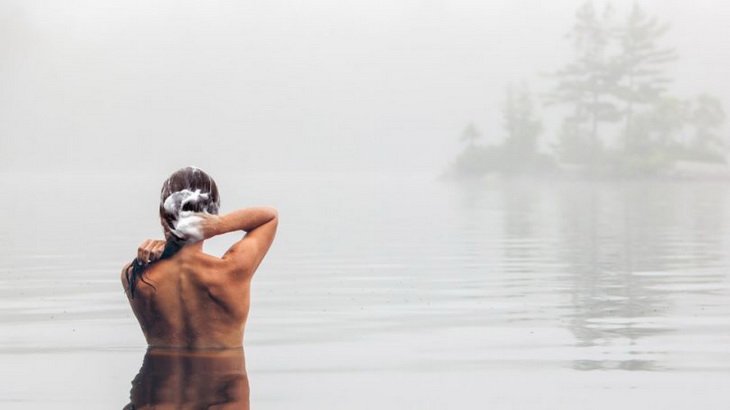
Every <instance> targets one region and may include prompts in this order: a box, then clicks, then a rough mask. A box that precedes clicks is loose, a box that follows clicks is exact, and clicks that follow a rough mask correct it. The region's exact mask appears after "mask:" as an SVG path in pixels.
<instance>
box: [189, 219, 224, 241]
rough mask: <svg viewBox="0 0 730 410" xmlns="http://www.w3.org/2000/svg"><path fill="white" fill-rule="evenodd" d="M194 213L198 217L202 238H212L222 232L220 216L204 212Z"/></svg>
mask: <svg viewBox="0 0 730 410" xmlns="http://www.w3.org/2000/svg"><path fill="white" fill-rule="evenodd" d="M195 215H196V216H198V217H200V229H201V231H202V234H203V239H208V238H212V237H214V236H216V235H220V234H221V233H223V232H222V225H223V221H222V220H221V217H220V216H218V215H213V214H206V213H196V214H195Z"/></svg>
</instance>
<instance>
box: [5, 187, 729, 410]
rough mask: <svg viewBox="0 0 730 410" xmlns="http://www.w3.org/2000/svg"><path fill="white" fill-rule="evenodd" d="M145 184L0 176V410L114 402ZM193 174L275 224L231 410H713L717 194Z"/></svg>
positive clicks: (722, 356) (722, 245) (723, 331)
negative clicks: (125, 286) (128, 268)
mask: <svg viewBox="0 0 730 410" xmlns="http://www.w3.org/2000/svg"><path fill="white" fill-rule="evenodd" d="M164 177H165V176H164V175H163V176H161V177H157V178H155V179H154V180H150V179H149V178H144V177H141V176H121V175H95V176H78V175H58V174H55V175H34V176H23V178H17V177H13V176H10V175H4V176H0V182H2V186H3V192H5V193H6V194H5V198H4V199H3V200H2V201H0V211H2V214H3V222H2V233H0V252H1V255H2V260H3V261H4V263H3V264H2V267H0V270H1V273H0V296H1V297H0V360H1V363H2V366H1V368H2V370H1V371H0V408H3V409H6V408H7V409H50V408H52V409H121V408H123V407H124V406H125V405H127V403H129V401H130V389H131V387H132V381H133V380H134V379H135V377H136V376H137V374H138V372H139V371H140V368H141V367H142V364H143V359H144V356H145V351H146V345H145V342H144V339H143V337H142V333H141V331H140V330H139V327H138V325H137V323H136V321H135V319H134V316H133V315H132V313H131V310H130V308H129V306H128V304H127V301H126V299H125V297H124V294H123V292H122V289H121V285H120V282H119V272H120V269H121V267H122V265H123V264H124V263H125V262H126V261H128V260H131V259H132V258H133V257H134V254H135V250H136V247H137V245H138V244H139V243H140V242H141V241H142V240H143V239H145V238H159V237H161V231H160V228H159V222H158V219H157V216H156V212H157V204H158V203H157V201H158V195H159V186H160V184H161V182H162V180H163V179H164ZM214 177H216V179H217V180H218V183H219V187H220V189H221V196H222V208H223V209H222V210H223V212H225V211H229V210H232V209H233V207H240V206H249V205H275V206H277V207H278V208H279V211H280V218H281V223H280V230H279V234H278V237H277V240H276V242H275V243H274V247H273V248H272V250H271V252H270V253H269V255H268V257H267V259H266V260H265V261H264V263H263V264H262V265H261V268H260V269H259V271H258V273H257V274H256V276H255V278H254V286H253V290H252V292H253V293H252V307H251V313H250V317H249V322H248V326H247V329H246V346H245V357H246V359H245V360H246V368H247V370H248V383H249V386H250V401H251V408H252V409H256V410H262V409H487V408H488V409H619V408H620V409H645V408H653V409H727V408H729V407H730V257H729V256H730V210H729V208H730V185H726V184H722V183H713V182H704V183H699V182H693V183H688V182H681V183H680V182H675V183H669V182H648V181H641V182H640V181H627V182H622V183H617V182H600V183H598V182H595V183H589V182H579V181H573V182H566V181H562V182H556V181H552V182H550V181H527V180H511V181H501V180H497V179H494V180H487V181H481V182H479V183H470V184H454V183H444V182H438V181H435V180H434V179H433V178H430V177H428V176H424V177H420V176H419V177H410V176H403V175H398V176H393V175H391V176H384V175H381V176H377V175H375V176H374V175H370V176H326V175H267V176H258V177H236V176H233V175H215V174H214ZM237 238H238V237H237V236H236V235H227V236H225V237H222V238H215V239H214V240H213V241H211V242H210V243H207V244H206V248H205V249H206V252H209V253H212V254H217V255H220V254H222V253H223V252H224V251H225V249H226V247H227V246H228V245H229V244H230V243H232V242H233V241H234V240H236V239H237ZM147 387H148V388H150V389H152V390H154V388H155V386H147ZM232 408H235V407H232Z"/></svg>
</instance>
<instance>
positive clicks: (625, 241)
mask: <svg viewBox="0 0 730 410" xmlns="http://www.w3.org/2000/svg"><path fill="white" fill-rule="evenodd" d="M501 188H502V189H503V191H502V195H503V196H502V198H503V200H504V205H503V209H504V210H505V217H504V223H505V227H504V234H503V237H504V238H505V243H506V244H507V245H506V246H505V247H504V258H505V260H508V261H510V260H511V261H515V262H517V263H516V264H515V265H514V266H512V265H508V266H509V267H508V268H507V269H508V270H509V271H510V272H512V273H513V274H515V275H520V274H521V275H525V276H532V275H540V276H541V277H543V278H544V279H550V276H551V275H553V276H554V278H555V281H554V282H553V283H552V285H550V284H549V283H547V281H545V282H544V285H545V286H547V288H546V291H556V292H561V291H565V292H567V293H569V295H570V300H571V304H572V307H571V309H570V310H567V311H565V312H564V314H563V316H564V323H565V325H566V326H568V327H569V329H570V331H571V333H572V334H573V336H574V337H575V346H576V347H578V348H583V350H586V351H588V352H590V354H589V355H588V356H590V358H580V359H576V360H573V367H574V368H575V369H577V370H592V369H624V370H662V369H666V368H667V366H668V365H667V364H662V363H661V361H660V360H657V359H656V358H657V357H663V356H665V355H666V353H667V351H663V350H662V349H661V348H659V347H656V346H655V345H654V344H651V343H642V341H641V339H642V338H648V337H652V336H656V335H660V334H663V333H667V332H674V331H676V330H677V329H675V328H673V327H672V324H673V323H672V321H671V320H669V321H668V320H664V319H663V318H666V317H668V316H671V315H672V314H673V313H674V312H672V308H673V305H674V304H675V302H677V299H680V297H679V295H678V294H677V293H678V292H677V291H680V292H682V293H686V292H687V290H688V289H687V287H685V288H682V286H681V285H682V284H685V285H690V286H688V287H690V288H691V285H700V286H699V287H696V288H695V289H692V293H695V296H696V297H697V298H696V299H694V302H695V303H702V296H705V297H706V296H711V295H712V294H713V293H715V294H716V293H717V292H718V291H721V290H723V288H724V286H725V283H726V281H727V278H726V276H725V275H724V274H723V273H722V272H716V271H713V268H717V267H718V266H722V264H723V263H725V264H726V263H727V262H726V259H725V257H726V255H725V254H724V253H725V251H726V250H725V248H724V238H723V233H724V231H723V230H724V222H725V220H726V217H727V216H726V211H725V209H726V201H727V193H726V190H725V189H722V188H723V187H722V186H721V185H720V186H718V185H717V184H713V183H709V184H682V183H679V184H676V183H660V182H659V183H658V182H646V181H644V182H627V183H606V182H602V183H587V182H575V183H568V184H564V183H563V184H561V183H558V184H554V185H548V186H542V187H540V186H538V185H536V184H534V183H530V182H525V181H516V182H515V181H513V182H512V183H510V184H507V185H505V186H502V187H501ZM718 188H720V189H718ZM473 196H474V192H473V190H469V193H468V194H466V198H467V200H466V201H467V202H466V203H471V204H474V199H473ZM556 200H557V201H556ZM551 207H555V208H556V209H550V208H551ZM549 221H556V222H557V226H554V227H550V226H549ZM553 234H554V236H553ZM539 243H543V244H548V245H547V246H549V247H551V248H552V249H553V250H554V251H555V252H556V254H555V255H553V258H554V260H555V261H556V262H558V265H557V266H559V270H557V271H555V272H550V269H549V268H548V269H546V267H549V266H550V264H548V263H543V264H542V266H539V265H538V266H536V268H537V269H535V270H534V271H531V270H530V268H531V264H530V263H529V262H528V261H534V260H536V259H538V258H539V256H540V255H541V254H542V253H541V251H542V249H543V245H538V244H539ZM520 262H522V263H520ZM525 262H528V263H525ZM676 285H679V287H677V286H676ZM563 286H565V287H564V288H563ZM705 300H706V301H710V300H711V299H705ZM722 319H724V318H722ZM720 323H721V324H722V321H721V322H720ZM674 325H676V326H681V325H683V323H675V324H674ZM695 365H696V363H695Z"/></svg>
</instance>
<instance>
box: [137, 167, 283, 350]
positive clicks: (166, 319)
mask: <svg viewBox="0 0 730 410" xmlns="http://www.w3.org/2000/svg"><path fill="white" fill-rule="evenodd" d="M219 205H220V198H219V195H218V188H217V186H216V184H215V182H214V181H213V179H212V178H211V177H210V176H209V175H208V174H206V173H205V172H203V171H202V170H200V169H198V168H195V167H187V168H183V169H181V170H179V171H177V172H175V173H174V174H172V175H171V176H170V178H168V179H167V180H166V181H165V182H164V183H163V185H162V194H161V196H160V221H161V223H162V227H163V230H164V233H165V240H164V241H160V240H147V241H145V242H144V243H143V244H142V245H141V246H140V247H139V249H138V252H137V258H135V259H134V260H133V261H132V262H130V263H128V264H127V265H126V266H125V267H124V269H123V270H122V284H123V286H124V289H125V292H126V294H127V298H128V299H129V303H130V304H131V306H132V310H133V311H134V314H135V316H136V317H137V320H138V321H139V324H140V326H141V327H142V332H143V333H144V335H145V338H146V339H147V344H148V345H149V346H150V347H153V348H156V347H164V348H188V349H224V348H240V347H241V346H243V331H244V327H245V325H246V318H247V316H248V310H249V302H250V290H251V278H252V277H253V274H254V272H256V268H258V266H259V264H260V263H261V260H262V259H263V258H264V256H265V255H266V253H267V252H268V250H269V247H270V246H271V243H272V242H273V240H274V236H275V235H276V228H277V225H278V221H279V219H278V215H277V212H276V210H275V209H273V208H268V207H256V208H245V209H240V210H237V211H233V212H231V213H228V214H225V215H222V216H218V208H219ZM239 230H240V231H244V232H246V234H245V236H244V237H243V238H242V239H241V240H240V241H238V242H237V243H235V244H234V245H233V246H231V248H230V249H228V251H227V252H226V253H225V254H224V255H223V257H222V258H217V257H215V256H212V255H208V254H205V253H203V241H204V240H205V239H208V238H211V237H213V236H216V235H221V234H224V233H227V232H233V231H239Z"/></svg>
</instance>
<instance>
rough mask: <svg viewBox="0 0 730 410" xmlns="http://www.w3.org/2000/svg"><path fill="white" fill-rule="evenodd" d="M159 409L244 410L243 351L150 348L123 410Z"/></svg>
mask: <svg viewBox="0 0 730 410" xmlns="http://www.w3.org/2000/svg"><path fill="white" fill-rule="evenodd" d="M214 406H215V407H214ZM159 408H165V409H167V408H169V409H207V408H216V409H248V408H249V390H248V376H247V375H246V361H245V359H244V355H243V349H242V348H237V349H223V350H215V351H201V350H197V351H196V350H183V351H181V350H179V349H160V348H150V349H149V350H148V351H147V354H146V355H145V357H144V363H143V364H142V368H141V369H140V370H139V374H138V375H137V377H135V378H134V380H132V391H131V393H130V403H129V404H128V405H127V406H126V407H124V409H125V410H141V409H159Z"/></svg>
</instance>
